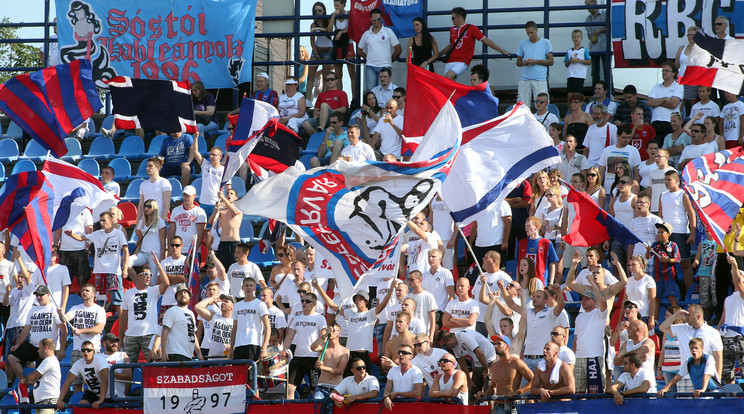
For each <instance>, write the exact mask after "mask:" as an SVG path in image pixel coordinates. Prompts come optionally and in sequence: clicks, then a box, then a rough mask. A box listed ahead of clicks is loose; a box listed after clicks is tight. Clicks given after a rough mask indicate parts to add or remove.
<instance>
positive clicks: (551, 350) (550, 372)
mask: <svg viewBox="0 0 744 414" xmlns="http://www.w3.org/2000/svg"><path fill="white" fill-rule="evenodd" d="M559 350H560V348H559V346H558V345H556V344H554V343H553V342H548V343H547V344H545V347H544V348H543V360H542V361H540V362H539V363H538V364H537V368H536V369H535V376H534V377H533V378H532V384H531V388H530V394H532V395H539V396H540V399H541V400H543V401H546V400H549V399H551V398H553V397H558V396H562V395H570V394H573V393H574V392H575V391H576V383H575V380H574V375H573V369H572V368H571V366H570V365H569V364H567V363H565V362H563V361H561V359H560V358H559V357H558V353H559Z"/></svg>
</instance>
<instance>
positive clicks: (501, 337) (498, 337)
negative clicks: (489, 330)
mask: <svg viewBox="0 0 744 414" xmlns="http://www.w3.org/2000/svg"><path fill="white" fill-rule="evenodd" d="M497 341H501V342H503V343H505V344H506V345H508V346H511V339H509V337H508V336H506V335H503V334H498V335H491V342H493V343H494V344H495V343H496V342H497Z"/></svg>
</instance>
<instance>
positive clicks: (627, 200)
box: [609, 175, 636, 228]
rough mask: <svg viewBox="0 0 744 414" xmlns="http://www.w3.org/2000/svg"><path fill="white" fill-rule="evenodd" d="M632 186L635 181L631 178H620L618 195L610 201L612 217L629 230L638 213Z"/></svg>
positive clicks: (625, 176)
mask: <svg viewBox="0 0 744 414" xmlns="http://www.w3.org/2000/svg"><path fill="white" fill-rule="evenodd" d="M632 185H633V181H632V179H631V178H630V177H629V176H627V175H624V176H622V177H620V178H619V179H618V180H617V187H616V188H617V194H615V195H613V196H612V198H611V199H610V210H609V213H610V215H611V216H613V217H615V219H616V220H617V221H619V222H620V223H622V224H623V225H624V226H625V227H627V228H630V222H631V221H633V218H634V217H635V211H636V195H635V194H633V192H632V191H631V189H632V188H633V187H632Z"/></svg>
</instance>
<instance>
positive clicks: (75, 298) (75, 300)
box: [65, 295, 83, 312]
mask: <svg viewBox="0 0 744 414" xmlns="http://www.w3.org/2000/svg"><path fill="white" fill-rule="evenodd" d="M81 303H83V299H82V298H81V297H80V295H69V296H68V297H67V307H66V308H65V312H69V311H70V308H72V307H73V306H75V305H79V304H81Z"/></svg>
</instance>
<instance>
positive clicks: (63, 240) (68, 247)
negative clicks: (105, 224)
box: [59, 208, 93, 252]
mask: <svg viewBox="0 0 744 414" xmlns="http://www.w3.org/2000/svg"><path fill="white" fill-rule="evenodd" d="M88 226H91V227H93V216H91V214H90V211H89V210H88V209H87V208H86V209H84V210H83V211H82V212H81V213H80V214H79V215H78V216H77V217H75V218H74V219H73V220H72V221H71V222H70V223H68V224H67V225H66V226H63V227H62V236H61V237H60V239H59V250H61V251H63V252H73V251H78V250H83V249H85V241H77V240H75V239H73V238H72V237H70V236H68V235H66V234H65V231H67V230H72V232H73V233H75V234H85V233H86V231H85V230H86V228H87V227H88Z"/></svg>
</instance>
